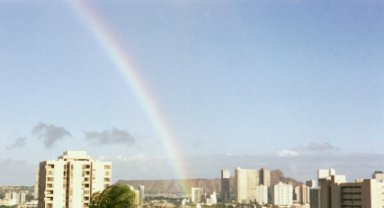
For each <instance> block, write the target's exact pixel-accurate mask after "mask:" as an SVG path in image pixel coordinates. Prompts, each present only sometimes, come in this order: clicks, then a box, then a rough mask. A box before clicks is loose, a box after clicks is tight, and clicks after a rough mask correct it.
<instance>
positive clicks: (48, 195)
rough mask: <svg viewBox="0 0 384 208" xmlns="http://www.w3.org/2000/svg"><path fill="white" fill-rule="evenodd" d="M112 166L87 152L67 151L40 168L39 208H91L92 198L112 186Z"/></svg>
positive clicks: (45, 162)
mask: <svg viewBox="0 0 384 208" xmlns="http://www.w3.org/2000/svg"><path fill="white" fill-rule="evenodd" d="M111 174H112V164H111V163H110V162H101V161H96V160H94V159H92V158H91V157H90V156H88V155H87V154H86V152H84V151H66V152H64V154H63V155H62V156H59V157H58V159H57V160H47V161H43V162H41V163H40V166H39V188H38V191H39V193H38V204H39V205H38V207H39V208H81V207H85V208H86V207H88V206H89V203H90V199H91V196H92V194H94V193H96V192H101V191H103V190H104V189H105V188H106V187H108V186H110V185H111Z"/></svg>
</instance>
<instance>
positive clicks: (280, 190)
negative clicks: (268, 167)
mask: <svg viewBox="0 0 384 208" xmlns="http://www.w3.org/2000/svg"><path fill="white" fill-rule="evenodd" d="M272 197H273V200H272V201H273V205H275V206H278V207H291V206H292V205H293V187H292V185H291V184H285V183H282V182H279V183H278V184H276V185H274V186H273V188H272Z"/></svg>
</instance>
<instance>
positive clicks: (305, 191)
mask: <svg viewBox="0 0 384 208" xmlns="http://www.w3.org/2000/svg"><path fill="white" fill-rule="evenodd" d="M309 189H310V188H309V187H308V186H306V185H301V186H296V187H295V199H296V203H298V204H309V203H310V193H309Z"/></svg>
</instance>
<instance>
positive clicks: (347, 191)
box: [319, 174, 384, 208]
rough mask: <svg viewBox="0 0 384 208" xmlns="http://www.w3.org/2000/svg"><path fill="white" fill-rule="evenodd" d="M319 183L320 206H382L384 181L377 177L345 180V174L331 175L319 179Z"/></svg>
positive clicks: (326, 207)
mask: <svg viewBox="0 0 384 208" xmlns="http://www.w3.org/2000/svg"><path fill="white" fill-rule="evenodd" d="M373 176H374V177H375V174H374V175H373ZM319 185H320V205H321V206H320V207H321V208H338V207H359V208H376V207H384V182H383V181H381V180H379V179H378V178H374V179H356V180H355V181H354V182H346V181H345V176H344V177H340V176H337V175H331V176H329V177H326V178H321V179H319Z"/></svg>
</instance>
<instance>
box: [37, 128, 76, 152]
mask: <svg viewBox="0 0 384 208" xmlns="http://www.w3.org/2000/svg"><path fill="white" fill-rule="evenodd" d="M32 134H34V135H35V136H37V138H38V139H39V140H41V141H42V142H43V144H44V146H45V147H46V148H49V147H52V146H54V145H55V143H57V142H58V141H59V140H61V139H63V138H64V137H66V136H69V137H70V136H71V133H69V131H67V130H66V129H64V128H63V127H59V126H54V125H52V124H46V123H43V122H39V123H38V124H36V126H35V127H33V129H32Z"/></svg>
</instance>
